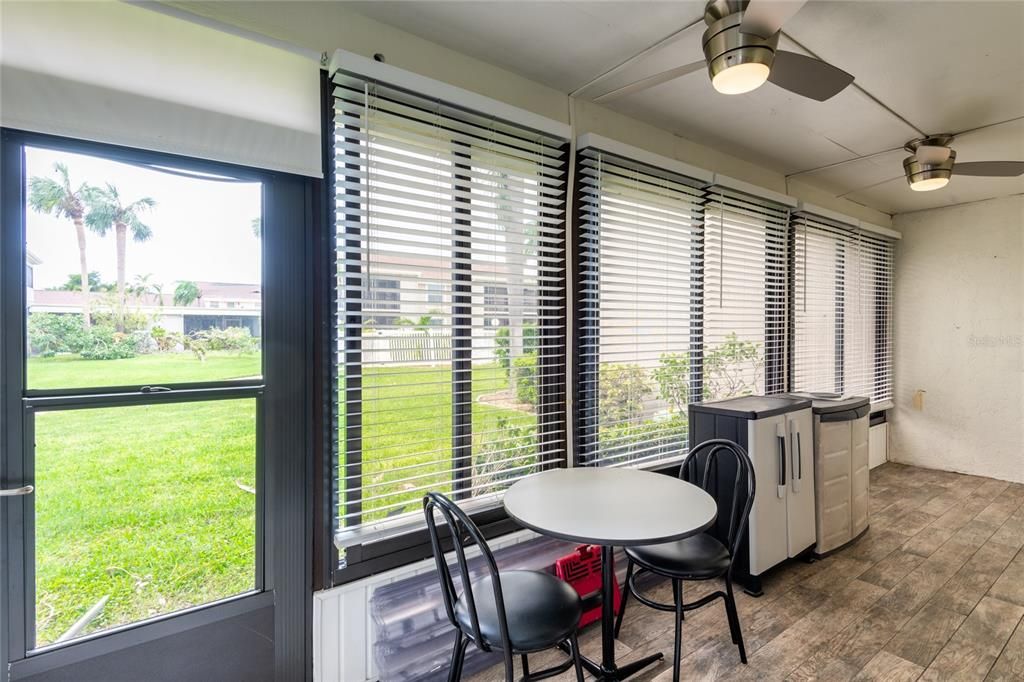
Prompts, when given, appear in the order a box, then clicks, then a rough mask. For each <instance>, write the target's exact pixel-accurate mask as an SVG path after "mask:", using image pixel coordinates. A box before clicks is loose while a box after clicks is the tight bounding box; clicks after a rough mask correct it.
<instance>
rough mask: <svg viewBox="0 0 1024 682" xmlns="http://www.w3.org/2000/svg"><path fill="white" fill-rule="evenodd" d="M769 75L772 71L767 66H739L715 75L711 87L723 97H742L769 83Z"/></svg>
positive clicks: (752, 63)
mask: <svg viewBox="0 0 1024 682" xmlns="http://www.w3.org/2000/svg"><path fill="white" fill-rule="evenodd" d="M769 73H771V69H769V68H768V65H767V64H759V63H757V62H748V63H746V64H737V65H735V66H730V67H728V68H726V69H725V70H723V71H719V72H718V73H717V74H715V76H714V77H713V78H712V79H711V85H712V86H714V88H715V90H717V91H718V92H720V93H722V94H723V95H742V94H743V93H745V92H750V91H751V90H756V89H758V88H759V87H761V86H762V85H764V84H765V83H766V82H767V81H768V74H769Z"/></svg>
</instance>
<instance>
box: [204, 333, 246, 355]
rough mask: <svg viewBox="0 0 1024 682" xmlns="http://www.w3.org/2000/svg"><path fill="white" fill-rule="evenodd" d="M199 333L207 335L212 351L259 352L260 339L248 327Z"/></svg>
mask: <svg viewBox="0 0 1024 682" xmlns="http://www.w3.org/2000/svg"><path fill="white" fill-rule="evenodd" d="M199 333H202V334H205V335H206V338H207V340H208V342H209V349H210V350H230V351H237V352H239V353H255V352H256V351H258V350H259V339H257V338H256V337H254V336H253V335H252V333H251V332H250V331H249V330H248V328H246V327H228V328H227V329H207V330H206V331H205V332H199Z"/></svg>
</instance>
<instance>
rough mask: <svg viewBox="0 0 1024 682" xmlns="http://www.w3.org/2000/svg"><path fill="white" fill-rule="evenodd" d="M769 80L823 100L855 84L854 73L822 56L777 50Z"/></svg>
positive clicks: (782, 86) (793, 90) (812, 97)
mask: <svg viewBox="0 0 1024 682" xmlns="http://www.w3.org/2000/svg"><path fill="white" fill-rule="evenodd" d="M768 80H770V81H771V82H772V83H775V84H776V85H778V86H779V87H780V88H785V89H786V90H789V91H790V92H795V93H796V94H798V95H803V96H804V97H810V98H811V99H816V100H818V101H819V102H824V101H825V100H827V99H829V98H830V97H834V96H835V95H838V94H839V93H840V92H841V91H842V90H843V89H844V88H845V87H846V86H847V85H849V84H850V83H852V82H853V76H852V75H850V74H848V73H846V72H845V71H843V70H842V69H840V68H838V67H835V66H832V65H831V64H828V63H826V62H823V61H821V60H820V59H815V58H814V57H807V56H804V55H802V54H797V53H796V52H787V51H786V50H776V51H775V61H774V63H773V64H772V70H771V73H769V74H768Z"/></svg>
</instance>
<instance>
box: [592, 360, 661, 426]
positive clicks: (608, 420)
mask: <svg viewBox="0 0 1024 682" xmlns="http://www.w3.org/2000/svg"><path fill="white" fill-rule="evenodd" d="M653 392H654V391H653V388H652V387H651V383H650V381H649V380H648V378H647V371H646V370H644V368H643V367H641V366H640V365H634V364H620V363H610V362H606V363H601V369H600V370H599V375H598V419H599V420H600V423H602V424H615V423H619V422H625V421H630V420H634V419H638V418H640V417H641V416H642V415H643V411H644V403H645V402H646V400H647V399H648V398H649V397H650V396H651V394H652V393H653Z"/></svg>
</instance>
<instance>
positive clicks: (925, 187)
mask: <svg viewBox="0 0 1024 682" xmlns="http://www.w3.org/2000/svg"><path fill="white" fill-rule="evenodd" d="M948 184H949V178H924V179H922V180H912V181H911V182H910V189H912V190H914V191H915V192H931V191H934V190H937V189H942V188H943V187H945V186H946V185H948Z"/></svg>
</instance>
